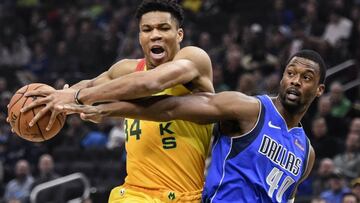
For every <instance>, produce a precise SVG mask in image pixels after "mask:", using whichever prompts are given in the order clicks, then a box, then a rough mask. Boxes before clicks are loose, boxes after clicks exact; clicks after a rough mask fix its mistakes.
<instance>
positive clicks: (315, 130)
mask: <svg viewBox="0 0 360 203" xmlns="http://www.w3.org/2000/svg"><path fill="white" fill-rule="evenodd" d="M310 140H311V143H312V145H313V147H314V150H315V153H316V158H317V159H322V158H333V157H334V156H335V155H336V154H337V153H339V152H340V147H339V144H338V143H337V141H336V139H335V138H334V137H331V136H330V135H329V134H328V128H327V124H326V121H325V119H324V118H323V117H318V118H315V119H314V120H312V125H311V134H310ZM329 149H331V150H329Z"/></svg>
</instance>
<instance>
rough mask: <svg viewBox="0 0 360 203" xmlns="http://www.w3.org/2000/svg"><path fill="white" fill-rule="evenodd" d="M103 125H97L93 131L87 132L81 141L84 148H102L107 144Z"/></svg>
mask: <svg viewBox="0 0 360 203" xmlns="http://www.w3.org/2000/svg"><path fill="white" fill-rule="evenodd" d="M105 127H106V126H105V123H99V124H98V125H96V126H94V129H93V130H91V131H89V132H88V133H87V134H86V135H85V137H83V138H82V140H81V146H82V147H84V148H92V147H95V148H104V147H106V143H107V142H108V135H107V134H106V132H105Z"/></svg>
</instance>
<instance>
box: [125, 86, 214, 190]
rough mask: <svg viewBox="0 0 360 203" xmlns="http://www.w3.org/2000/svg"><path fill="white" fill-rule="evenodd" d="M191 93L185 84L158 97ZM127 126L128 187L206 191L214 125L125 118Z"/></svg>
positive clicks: (165, 91) (167, 90)
mask: <svg viewBox="0 0 360 203" xmlns="http://www.w3.org/2000/svg"><path fill="white" fill-rule="evenodd" d="M189 93H190V91H189V90H187V89H186V88H185V87H184V86H183V85H177V86H175V87H173V88H169V89H166V90H164V91H163V92H160V93H158V94H155V96H156V95H162V94H166V95H174V96H179V95H184V94H189ZM124 125H125V126H124V128H125V132H126V151H127V172H128V176H127V177H126V180H125V182H126V184H130V185H135V186H138V187H143V188H149V189H168V190H169V189H171V190H174V191H179V192H188V191H194V190H201V189H202V187H203V182H204V175H203V172H204V163H205V159H206V156H207V154H208V149H209V144H210V138H211V133H212V125H198V124H195V123H192V122H188V121H182V120H173V121H168V122H153V121H143V120H138V119H125V123H124Z"/></svg>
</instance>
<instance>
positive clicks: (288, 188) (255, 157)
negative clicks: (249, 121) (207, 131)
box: [203, 98, 309, 203]
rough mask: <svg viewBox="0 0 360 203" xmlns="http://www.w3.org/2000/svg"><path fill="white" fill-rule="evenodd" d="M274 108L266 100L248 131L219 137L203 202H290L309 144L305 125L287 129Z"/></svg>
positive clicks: (302, 169)
mask: <svg viewBox="0 0 360 203" xmlns="http://www.w3.org/2000/svg"><path fill="white" fill-rule="evenodd" d="M264 100H266V98H264ZM269 101H270V100H269ZM269 101H268V102H269ZM264 107H265V108H264ZM274 110H275V109H274V107H273V106H272V104H270V103H266V101H265V102H262V108H261V115H260V117H259V120H258V123H257V125H256V127H255V128H254V129H253V130H252V131H251V132H250V133H249V134H247V135H244V136H241V137H233V138H231V137H228V136H226V135H222V136H219V137H218V138H217V140H216V141H215V143H214V147H213V152H212V163H211V165H210V169H209V176H208V177H211V178H207V180H206V185H205V188H204V193H203V197H204V202H232V201H235V200H236V202H249V203H250V202H251V203H253V202H286V201H287V199H289V198H290V196H291V194H292V192H293V190H294V187H295V185H296V184H297V182H298V181H299V180H300V178H301V176H302V175H303V172H304V170H305V168H306V164H307V158H308V148H309V146H308V141H307V138H306V136H305V133H304V131H303V130H302V128H293V129H291V130H288V129H287V127H286V124H285V122H284V120H283V118H282V117H281V116H280V114H278V113H277V112H274ZM224 160H225V161H224Z"/></svg>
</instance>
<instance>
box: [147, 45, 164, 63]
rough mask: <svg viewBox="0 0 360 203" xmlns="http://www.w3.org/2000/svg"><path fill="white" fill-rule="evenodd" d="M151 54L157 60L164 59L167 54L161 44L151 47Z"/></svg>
mask: <svg viewBox="0 0 360 203" xmlns="http://www.w3.org/2000/svg"><path fill="white" fill-rule="evenodd" d="M150 55H151V57H152V58H153V59H155V60H159V59H162V58H163V57H164V56H165V49H164V48H162V47H160V46H154V47H152V48H151V49H150Z"/></svg>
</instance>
